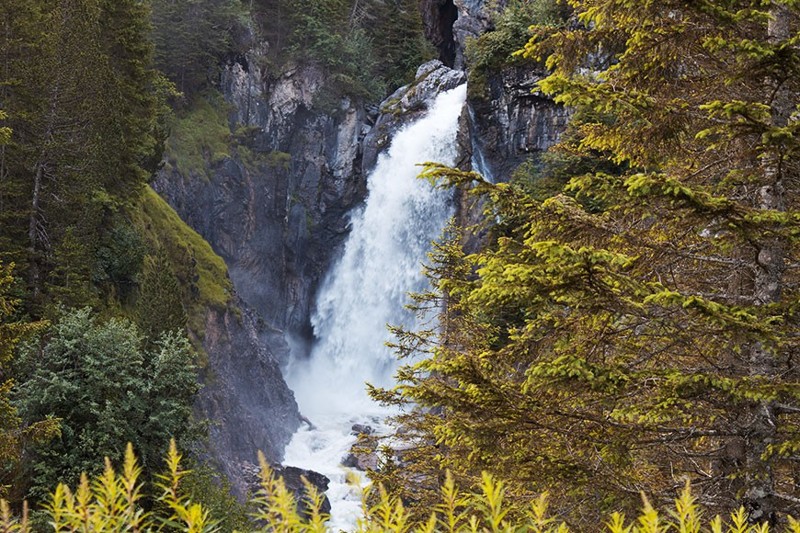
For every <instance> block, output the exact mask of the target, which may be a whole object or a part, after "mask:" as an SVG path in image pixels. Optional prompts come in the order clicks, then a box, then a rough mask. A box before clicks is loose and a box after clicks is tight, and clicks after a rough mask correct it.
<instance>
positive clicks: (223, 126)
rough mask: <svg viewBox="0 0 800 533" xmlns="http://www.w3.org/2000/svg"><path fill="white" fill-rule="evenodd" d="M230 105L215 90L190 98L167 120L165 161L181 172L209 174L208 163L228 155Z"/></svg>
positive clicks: (203, 176)
mask: <svg viewBox="0 0 800 533" xmlns="http://www.w3.org/2000/svg"><path fill="white" fill-rule="evenodd" d="M229 111H230V105H229V104H228V103H226V102H225V100H224V99H223V98H222V95H221V94H219V93H218V92H216V91H214V92H207V93H205V94H203V95H199V96H197V97H195V98H194V100H193V101H192V103H191V105H190V106H189V107H188V109H187V110H186V111H182V112H179V113H178V114H177V115H176V116H175V117H173V119H172V120H171V122H170V136H169V138H168V139H167V142H166V153H165V156H166V158H167V162H168V163H169V164H170V165H171V166H172V167H174V168H176V169H177V170H178V171H179V172H180V173H181V174H183V175H184V176H199V177H202V178H205V179H208V178H209V167H211V166H213V165H214V164H216V163H219V162H221V161H223V160H224V159H225V158H228V157H230V155H231V154H230V152H231V150H230V145H231V130H230V127H229V126H228V112H229Z"/></svg>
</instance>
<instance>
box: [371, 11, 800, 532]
mask: <svg viewBox="0 0 800 533" xmlns="http://www.w3.org/2000/svg"><path fill="white" fill-rule="evenodd" d="M568 3H569V5H570V6H571V7H572V8H573V9H574V11H575V15H574V16H575V21H574V23H573V24H568V25H566V26H564V27H561V28H557V29H554V28H553V27H552V26H547V27H545V26H542V27H539V28H534V30H533V31H532V33H533V35H534V37H533V38H532V39H531V41H530V42H529V44H528V45H527V46H526V49H525V51H524V52H523V54H524V55H525V56H526V57H528V58H530V59H534V60H543V61H546V62H547V65H548V67H549V68H550V72H551V73H550V75H548V76H547V77H546V78H544V79H543V80H542V81H541V82H540V83H539V89H540V90H542V91H543V92H545V93H547V94H550V95H552V96H553V97H554V98H555V99H556V101H557V102H560V103H562V104H564V105H566V106H569V107H572V108H575V109H577V110H578V111H579V112H580V116H581V122H579V123H577V124H576V123H575V122H573V126H574V128H575V130H576V132H575V134H574V135H572V136H571V138H570V139H569V140H568V143H569V145H568V146H565V145H564V144H566V143H564V144H562V147H561V148H562V149H565V150H570V151H571V152H572V153H574V154H576V155H578V156H580V157H595V158H600V159H601V160H604V161H605V162H606V164H604V165H597V166H595V167H594V168H589V169H586V170H585V171H583V172H580V173H578V174H576V175H573V176H571V177H570V179H569V181H568V183H567V185H566V187H565V188H564V189H563V191H557V192H556V194H554V195H552V196H551V197H548V198H542V197H535V196H534V195H532V194H530V193H529V192H527V191H525V190H524V189H523V188H522V187H518V186H515V185H514V184H507V183H500V184H492V183H487V182H485V181H483V180H482V179H481V178H480V176H477V175H475V174H472V173H467V172H462V171H458V170H452V169H443V168H440V167H431V168H429V170H428V173H427V174H428V177H430V178H432V179H434V180H436V179H438V180H439V181H440V182H445V183H447V184H449V185H454V186H463V187H465V188H467V189H469V190H470V191H471V193H472V194H475V195H477V196H479V197H481V198H483V201H484V202H485V205H486V212H485V216H484V224H485V226H488V227H490V228H491V233H490V235H491V239H489V242H487V244H486V246H485V247H484V249H482V250H480V251H478V252H477V253H474V254H471V255H469V254H466V253H465V252H464V251H463V249H462V247H461V241H462V239H463V235H466V234H469V232H468V231H466V230H464V231H463V232H462V234H458V233H456V234H454V235H451V236H449V237H448V238H447V239H445V242H443V243H442V244H441V245H440V246H439V247H438V248H437V249H436V250H435V252H434V256H433V257H432V259H431V263H432V266H431V269H430V271H429V272H430V275H431V278H432V282H433V286H434V290H433V291H432V292H431V294H429V295H423V304H424V305H422V307H429V308H430V307H432V306H435V305H436V304H442V305H444V306H446V311H445V312H444V313H442V316H440V323H441V328H440V330H439V331H436V332H402V333H401V338H400V342H399V344H401V346H402V347H401V348H400V351H401V355H405V354H406V353H409V352H414V351H421V352H422V355H423V357H422V360H421V361H420V362H418V363H415V364H408V365H407V366H406V367H405V368H404V369H402V370H401V371H400V374H399V378H400V380H401V382H400V385H399V386H398V387H397V388H396V389H395V390H390V391H377V392H376V396H377V397H378V398H379V399H381V400H383V401H386V402H389V403H398V404H402V405H406V406H417V407H416V409H413V408H412V409H409V410H407V412H406V414H405V415H401V417H400V419H399V422H400V423H401V424H402V425H404V426H405V428H404V429H403V435H401V436H400V438H402V439H404V440H406V441H407V446H408V447H409V448H410V449H407V448H405V447H404V449H403V451H402V452H400V453H401V454H402V457H400V458H399V459H397V460H396V462H397V465H389V467H388V468H387V469H385V470H383V472H382V473H379V474H378V479H380V480H381V481H384V482H385V483H386V486H387V488H389V489H390V490H391V491H393V492H394V491H397V492H395V493H397V494H401V495H402V497H404V498H406V501H408V502H415V503H416V505H418V506H419V507H420V509H422V510H423V511H421V512H424V509H425V508H426V507H427V505H428V504H429V503H430V501H431V500H430V498H431V495H432V494H433V493H434V492H435V487H436V486H437V482H438V480H439V479H440V478H441V475H442V472H443V471H444V470H445V469H450V470H452V471H453V475H454V476H456V479H457V480H458V481H459V482H463V481H466V482H475V481H477V479H479V476H480V473H481V472H482V471H484V470H488V471H491V472H493V473H495V474H497V475H506V474H507V473H510V474H508V477H509V479H508V483H509V494H510V495H511V496H513V497H514V498H517V499H524V498H526V497H529V496H530V494H532V493H537V492H542V491H545V490H548V491H550V493H551V495H552V498H553V499H554V501H557V502H558V506H559V508H563V509H569V510H570V511H569V517H570V520H571V521H573V522H574V523H576V524H581V525H583V526H587V524H590V523H591V520H593V519H596V517H597V514H596V510H597V509H608V510H611V509H614V508H620V509H624V510H626V511H627V512H633V511H634V510H635V508H636V506H637V505H638V494H639V493H640V492H642V491H644V492H646V493H647V494H650V495H652V497H653V499H654V501H655V502H656V503H657V504H659V505H660V504H663V503H664V502H665V501H666V500H667V499H668V498H670V497H671V494H672V493H673V492H674V490H675V487H676V486H681V485H682V484H683V482H684V480H685V479H687V478H688V479H690V480H691V482H692V484H693V490H694V491H695V492H696V493H697V494H698V497H700V498H701V501H702V502H703V503H704V505H706V506H708V507H710V508H711V509H712V511H713V512H720V513H723V514H727V513H728V512H730V511H731V510H733V509H737V508H739V507H740V506H741V505H744V506H745V509H746V511H747V516H748V520H749V521H751V522H753V523H755V522H760V521H764V522H770V523H773V524H774V523H777V522H778V521H779V520H780V515H788V514H796V509H798V502H800V492H798V485H797V483H796V480H797V479H798V474H800V472H799V471H798V461H797V459H798V455H797V452H798V450H800V441H798V436H799V435H800V433H798V429H800V418H799V417H798V415H800V403H798V402H799V401H800V386H799V384H800V374H799V373H798V371H799V370H800V369H799V368H798V367H797V365H796V364H795V363H794V358H795V354H796V353H797V349H798V347H799V345H798V338H800V337H798V334H797V333H798V325H799V324H798V322H797V312H796V309H797V302H798V299H799V298H800V293H798V288H800V284H799V283H798V282H800V279H798V268H797V267H798V264H800V257H799V256H798V250H800V247H798V241H797V239H798V236H799V235H800V232H798V221H800V211H799V210H798V209H799V208H800V203H799V202H798V200H799V199H800V194H798V192H800V190H798V184H800V180H798V176H800V166H798V157H797V155H798V153H799V152H798V150H799V149H800V144H799V143H798V135H797V132H798V128H800V120H798V118H800V115H799V114H798V103H800V84H798V83H797V80H798V79H800V78H798V74H799V73H800V71H799V70H798V69H800V50H799V49H798V46H797V42H798V35H800V34H798V30H799V29H800V5H798V3H797V2H796V1H788V0H774V1H749V0H730V1H724V2H705V1H701V2H685V1H680V0H676V1H671V0H667V1H657V2H656V1H638V0H637V1H628V0H570V1H569V2H568ZM576 136H577V140H576ZM606 169H609V170H606ZM594 525H595V526H596V524H594Z"/></svg>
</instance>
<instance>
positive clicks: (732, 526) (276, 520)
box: [0, 441, 800, 533]
mask: <svg viewBox="0 0 800 533" xmlns="http://www.w3.org/2000/svg"><path fill="white" fill-rule="evenodd" d="M259 461H260V463H261V479H260V483H259V488H258V491H257V492H256V494H255V496H254V497H253V499H252V500H251V502H250V503H251V508H252V513H251V518H252V521H251V523H250V524H249V526H247V530H249V531H276V532H280V531H285V532H289V531H292V532H295V531H296V532H324V531H326V524H325V522H326V521H327V519H328V516H327V515H325V514H323V513H322V512H321V511H320V508H321V506H322V495H321V494H319V493H318V492H316V490H315V489H314V488H313V487H312V486H311V485H310V484H307V485H306V487H307V494H306V496H305V498H304V500H305V501H304V504H305V505H304V506H303V508H304V509H305V511H303V512H301V511H298V505H297V504H298V502H297V501H296V499H295V497H294V496H293V495H292V493H291V492H290V491H289V490H288V489H287V488H286V486H285V484H284V482H283V480H282V479H280V478H277V477H275V476H274V475H273V473H272V471H271V470H270V467H269V465H268V464H267V463H266V461H265V460H264V457H263V455H259ZM141 474H142V468H141V467H140V466H139V465H138V463H137V460H136V457H135V455H134V453H133V447H132V446H131V445H128V448H127V450H126V453H125V460H124V463H123V466H122V470H121V471H120V472H117V471H115V470H114V468H113V467H112V465H111V462H110V461H109V460H108V459H106V464H105V470H104V471H103V473H102V474H100V475H98V476H97V477H95V478H94V479H92V480H91V481H90V480H89V478H88V477H87V476H86V475H83V476H82V477H81V481H80V484H79V485H78V487H77V488H76V489H75V490H72V489H70V488H69V487H67V486H66V485H64V484H60V485H58V487H56V489H55V491H54V492H53V493H52V494H51V495H50V497H49V499H48V500H47V502H46V503H45V505H44V510H45V514H46V515H47V517H48V522H49V524H50V526H51V527H52V528H53V530H54V531H82V532H84V531H186V532H198V533H199V532H213V531H223V530H224V529H223V528H222V527H221V526H220V524H221V522H220V520H219V518H218V517H216V516H214V515H213V514H212V513H210V512H209V510H208V508H206V507H205V506H204V505H203V504H201V503H198V502H196V501H193V500H192V499H190V497H189V496H187V493H186V491H185V490H184V483H185V480H186V478H187V476H189V475H190V474H191V472H190V471H189V470H186V469H184V468H183V467H182V465H181V455H180V453H178V451H177V448H176V446H175V443H174V441H173V442H172V443H171V445H170V449H169V452H168V453H167V457H166V472H165V473H164V474H162V475H161V476H159V482H158V483H157V484H156V493H155V494H153V496H154V497H155V498H154V499H155V500H157V501H158V504H159V505H157V506H155V508H154V509H155V510H154V511H146V510H145V509H144V508H143V507H142V506H141V503H142V502H143V501H145V500H147V499H148V495H146V494H145V492H144V491H143V484H142V483H141V482H140V476H141ZM371 492H372V494H371ZM374 492H377V493H374ZM363 502H364V504H363V514H362V517H361V518H360V519H359V520H358V521H357V524H356V526H355V531H358V532H373V531H395V532H406V531H419V532H433V531H487V532H488V531H491V532H498V531H530V532H533V533H566V532H568V531H570V528H569V526H568V525H567V524H565V523H564V522H561V521H559V520H558V519H556V518H553V517H551V516H550V515H549V513H548V503H547V495H546V494H543V495H542V496H540V497H538V498H536V499H534V500H532V501H530V502H529V503H528V504H527V505H524V506H517V505H509V504H508V502H507V501H506V500H505V486H504V484H503V482H501V481H497V480H495V479H494V478H493V477H492V476H491V475H489V474H484V475H483V478H482V482H481V484H480V486H479V487H477V490H475V491H472V492H461V491H460V490H459V489H458V488H457V487H456V486H455V484H454V482H453V479H452V477H451V476H449V475H448V476H447V478H446V479H445V481H444V483H443V484H442V486H441V487H440V499H439V503H438V504H437V505H436V506H435V507H434V508H433V509H432V511H431V513H430V516H429V518H428V519H427V521H423V522H417V523H415V522H412V521H411V520H410V515H409V512H408V511H407V510H406V509H405V508H404V506H403V504H402V502H401V501H400V500H398V499H397V498H395V497H392V496H389V495H388V493H387V492H386V491H384V490H383V488H382V487H381V488H379V489H378V490H377V491H374V489H372V488H368V489H366V490H365V491H364V492H363ZM0 528H2V530H3V531H7V532H11V531H14V532H21V533H26V532H30V531H33V530H34V528H33V526H32V521H31V520H30V519H29V516H28V510H27V508H25V509H24V511H23V514H22V516H21V517H15V516H13V515H12V513H11V511H10V508H9V505H8V503H7V502H5V501H2V502H0ZM603 530H604V531H607V532H609V533H662V532H663V533H667V532H671V531H676V532H687V533H688V532H695V533H700V532H709V533H722V532H727V533H768V532H769V531H770V528H769V526H768V525H766V524H763V525H751V524H748V522H747V515H746V513H745V511H744V509H739V510H738V511H737V512H735V513H733V514H732V515H731V516H730V518H729V520H728V521H724V520H723V519H722V518H721V517H719V516H716V517H714V518H713V519H711V520H707V519H705V518H704V517H703V511H702V509H701V508H700V506H699V505H698V504H697V501H696V500H695V498H694V497H693V496H692V494H691V491H690V489H689V487H688V485H687V486H686V488H685V489H684V490H683V491H682V492H681V493H680V494H679V495H678V497H677V498H676V499H675V501H674V504H673V506H672V507H671V508H670V509H668V510H666V511H664V512H659V511H658V510H656V509H655V508H654V507H653V506H652V505H651V504H650V502H649V501H648V500H647V499H646V498H643V505H642V507H641V510H640V512H639V515H638V517H636V518H635V519H634V520H629V519H627V518H626V517H625V516H624V515H623V514H620V513H612V514H611V515H610V516H609V517H608V519H607V520H606V521H605V527H604V529H603ZM783 531H787V532H793V533H798V532H800V523H798V522H797V521H795V520H793V519H791V518H790V519H789V522H788V524H787V525H786V527H785V528H783Z"/></svg>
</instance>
